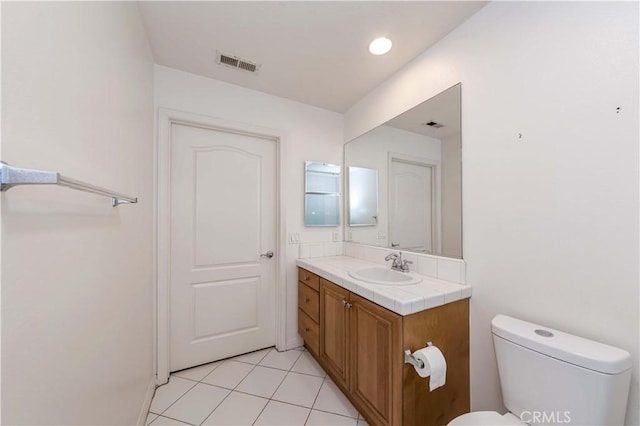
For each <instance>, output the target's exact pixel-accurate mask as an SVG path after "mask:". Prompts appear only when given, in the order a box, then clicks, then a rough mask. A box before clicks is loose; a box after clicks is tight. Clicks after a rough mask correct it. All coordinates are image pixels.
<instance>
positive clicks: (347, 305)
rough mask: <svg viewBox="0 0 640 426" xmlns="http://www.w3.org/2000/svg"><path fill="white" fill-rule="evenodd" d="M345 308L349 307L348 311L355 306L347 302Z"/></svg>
mask: <svg viewBox="0 0 640 426" xmlns="http://www.w3.org/2000/svg"><path fill="white" fill-rule="evenodd" d="M345 306H346V307H347V309H349V308H350V307H352V306H353V305H352V304H351V303H349V302H347V303H346V305H345Z"/></svg>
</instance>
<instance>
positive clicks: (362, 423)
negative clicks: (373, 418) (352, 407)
mask: <svg viewBox="0 0 640 426" xmlns="http://www.w3.org/2000/svg"><path fill="white" fill-rule="evenodd" d="M358 426H369V423H367V421H366V420H365V419H359V420H358Z"/></svg>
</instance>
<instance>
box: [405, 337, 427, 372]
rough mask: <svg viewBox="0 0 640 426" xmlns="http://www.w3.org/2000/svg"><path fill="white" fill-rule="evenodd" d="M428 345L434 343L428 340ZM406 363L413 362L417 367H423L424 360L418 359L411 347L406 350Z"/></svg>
mask: <svg viewBox="0 0 640 426" xmlns="http://www.w3.org/2000/svg"><path fill="white" fill-rule="evenodd" d="M427 346H433V343H431V342H427ZM404 363H405V364H411V365H413V366H414V367H416V368H423V367H424V362H422V360H421V359H416V358H415V357H414V356H413V354H412V353H411V351H410V350H409V349H405V351H404Z"/></svg>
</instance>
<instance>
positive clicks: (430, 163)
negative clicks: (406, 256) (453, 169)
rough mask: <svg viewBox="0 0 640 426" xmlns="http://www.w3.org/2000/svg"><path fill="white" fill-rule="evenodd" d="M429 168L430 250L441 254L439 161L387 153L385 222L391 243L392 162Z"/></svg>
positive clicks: (440, 170)
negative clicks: (430, 173) (431, 174)
mask: <svg viewBox="0 0 640 426" xmlns="http://www.w3.org/2000/svg"><path fill="white" fill-rule="evenodd" d="M394 160H395V161H399V162H403V163H408V164H413V165H416V166H421V167H429V168H431V169H432V170H433V179H431V249H432V251H434V252H435V253H442V226H441V224H442V191H441V187H442V184H441V182H442V180H441V179H442V176H441V175H442V164H441V162H440V160H435V159H433V158H427V157H416V156H410V155H406V154H401V153H399V152H391V151H389V154H388V160H387V170H388V173H387V218H388V219H387V220H388V221H389V235H388V238H389V243H391V232H390V231H391V203H390V202H389V200H390V199H391V164H392V163H393V161H394Z"/></svg>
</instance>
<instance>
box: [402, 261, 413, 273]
mask: <svg viewBox="0 0 640 426" xmlns="http://www.w3.org/2000/svg"><path fill="white" fill-rule="evenodd" d="M409 265H413V262H412V261H410V260H403V261H402V270H403V271H404V272H409Z"/></svg>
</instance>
